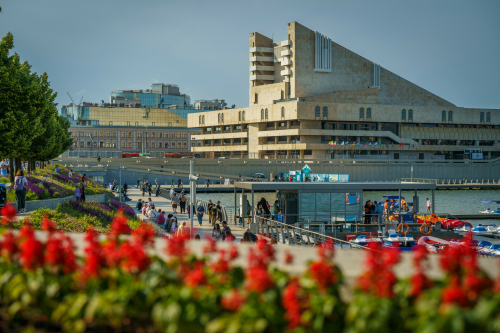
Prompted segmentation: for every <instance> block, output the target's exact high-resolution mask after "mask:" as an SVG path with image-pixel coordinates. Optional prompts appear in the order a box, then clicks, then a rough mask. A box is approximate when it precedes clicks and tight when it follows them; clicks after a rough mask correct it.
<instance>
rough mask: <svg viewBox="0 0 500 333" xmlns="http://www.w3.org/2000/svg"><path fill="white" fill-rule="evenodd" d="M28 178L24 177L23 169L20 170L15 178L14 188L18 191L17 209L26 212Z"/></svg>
mask: <svg viewBox="0 0 500 333" xmlns="http://www.w3.org/2000/svg"><path fill="white" fill-rule="evenodd" d="M27 184H28V180H27V179H26V177H24V172H23V170H18V171H17V173H16V178H15V179H14V190H15V191H16V201H17V211H18V212H19V213H21V212H25V211H26V209H25V204H26V185H27Z"/></svg>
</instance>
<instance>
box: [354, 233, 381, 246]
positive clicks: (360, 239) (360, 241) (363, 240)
mask: <svg viewBox="0 0 500 333" xmlns="http://www.w3.org/2000/svg"><path fill="white" fill-rule="evenodd" d="M371 242H376V243H382V240H381V239H380V238H370V237H367V236H366V235H358V236H357V237H356V238H355V239H351V240H350V241H349V243H351V244H356V245H361V246H368V243H371Z"/></svg>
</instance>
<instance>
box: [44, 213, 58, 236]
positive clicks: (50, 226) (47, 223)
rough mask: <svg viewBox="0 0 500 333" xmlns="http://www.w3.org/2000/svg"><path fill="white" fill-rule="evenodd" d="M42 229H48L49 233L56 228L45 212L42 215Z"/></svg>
mask: <svg viewBox="0 0 500 333" xmlns="http://www.w3.org/2000/svg"><path fill="white" fill-rule="evenodd" d="M42 230H45V231H48V232H49V233H53V232H54V231H56V230H57V229H56V226H55V224H54V222H53V221H51V220H49V216H48V215H47V214H44V215H43V220H42Z"/></svg>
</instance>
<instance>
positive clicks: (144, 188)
mask: <svg viewBox="0 0 500 333" xmlns="http://www.w3.org/2000/svg"><path fill="white" fill-rule="evenodd" d="M141 187H142V188H141V190H142V197H144V194H146V183H143V184H142V186H141Z"/></svg>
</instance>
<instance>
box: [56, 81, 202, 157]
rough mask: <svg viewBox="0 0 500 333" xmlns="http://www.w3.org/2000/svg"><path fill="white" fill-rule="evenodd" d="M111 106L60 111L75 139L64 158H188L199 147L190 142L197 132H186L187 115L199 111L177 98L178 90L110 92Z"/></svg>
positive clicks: (167, 87) (157, 88) (182, 97)
mask: <svg viewBox="0 0 500 333" xmlns="http://www.w3.org/2000/svg"><path fill="white" fill-rule="evenodd" d="M110 102H112V103H104V102H102V103H100V104H97V103H83V104H82V105H73V104H70V105H68V106H63V107H62V108H61V115H63V116H64V117H66V118H67V119H68V120H69V121H70V123H71V127H70V129H69V131H70V132H71V133H72V137H73V138H74V146H73V147H72V148H71V150H70V151H68V153H67V155H68V156H70V157H73V156H75V157H76V156H82V157H84V156H89V157H90V156H92V157H96V156H100V155H99V153H102V156H101V157H111V156H114V157H120V156H122V155H123V154H131V153H142V152H147V153H150V154H151V155H152V156H157V157H160V156H161V157H163V156H165V155H169V154H174V155H176V156H179V155H187V154H192V153H191V148H192V147H195V146H196V145H201V141H198V142H196V141H194V140H193V141H192V140H191V135H192V134H198V133H200V130H199V129H198V128H187V115H188V114H189V113H192V112H199V110H195V109H194V108H193V106H192V105H191V104H190V99H189V96H187V95H184V94H180V92H179V87H178V86H177V85H171V84H169V85H166V84H162V83H159V84H153V85H152V89H151V90H149V89H148V90H146V91H143V90H137V91H132V90H130V91H120V92H117V91H114V92H112V94H111V97H110ZM197 155H198V154H195V156H197Z"/></svg>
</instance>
